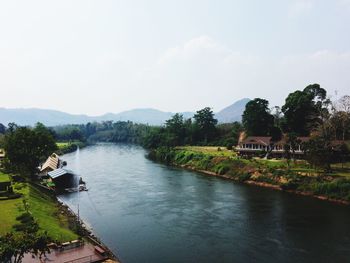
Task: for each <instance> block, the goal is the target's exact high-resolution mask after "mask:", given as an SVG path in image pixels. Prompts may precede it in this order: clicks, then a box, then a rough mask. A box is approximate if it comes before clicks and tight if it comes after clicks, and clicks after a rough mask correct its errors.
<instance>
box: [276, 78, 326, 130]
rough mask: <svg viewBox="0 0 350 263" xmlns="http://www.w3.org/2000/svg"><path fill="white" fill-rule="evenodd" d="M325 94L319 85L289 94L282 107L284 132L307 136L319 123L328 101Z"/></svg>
mask: <svg viewBox="0 0 350 263" xmlns="http://www.w3.org/2000/svg"><path fill="white" fill-rule="evenodd" d="M326 96H327V92H326V90H325V89H323V88H321V87H320V85H319V84H312V85H309V86H307V87H306V88H305V89H304V90H303V91H300V90H297V91H295V92H293V93H290V94H289V95H288V97H287V98H286V101H285V104H284V105H283V106H282V112H283V113H284V121H285V127H284V130H285V132H294V133H296V134H297V135H299V136H308V135H309V134H310V132H311V131H312V130H313V129H314V128H315V127H317V126H318V125H319V124H320V123H321V122H322V118H321V114H322V113H324V111H325V110H327V108H326V106H325V105H326V104H327V103H328V100H327V98H326Z"/></svg>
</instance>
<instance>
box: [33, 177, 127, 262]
mask: <svg viewBox="0 0 350 263" xmlns="http://www.w3.org/2000/svg"><path fill="white" fill-rule="evenodd" d="M33 185H34V186H35V187H37V188H40V189H42V190H43V191H44V192H46V193H47V194H49V195H51V196H52V197H53V198H54V200H53V201H54V202H56V204H57V205H58V207H59V209H60V211H61V212H62V213H63V214H64V215H65V216H66V217H67V218H68V221H70V222H71V223H73V222H76V223H77V224H78V227H79V230H78V229H77V230H75V231H74V230H73V231H74V232H76V234H77V235H78V236H80V237H81V238H85V239H87V240H88V242H90V243H91V244H93V245H97V246H100V247H102V248H103V249H104V250H105V251H106V252H107V255H108V257H109V259H111V260H114V261H115V262H117V263H120V262H121V261H120V260H119V258H118V256H117V255H115V254H114V253H113V252H112V251H111V250H110V248H109V247H108V246H107V245H105V244H104V243H103V242H102V241H101V239H100V238H99V237H98V236H96V235H95V233H94V232H93V230H92V229H89V226H90V225H89V224H86V223H85V222H84V220H83V219H82V218H81V217H78V215H77V214H76V212H74V210H73V209H72V208H71V207H70V206H69V205H68V204H67V203H66V202H64V201H63V200H62V199H61V198H59V197H58V196H57V194H56V193H55V192H54V191H53V190H51V189H49V188H46V187H45V186H43V185H40V184H37V183H34V184H33ZM91 228H92V227H91Z"/></svg>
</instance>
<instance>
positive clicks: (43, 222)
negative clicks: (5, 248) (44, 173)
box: [0, 174, 78, 242]
mask: <svg viewBox="0 0 350 263" xmlns="http://www.w3.org/2000/svg"><path fill="white" fill-rule="evenodd" d="M2 176H3V174H2V175H1V177H2ZM14 189H15V191H16V192H20V193H21V194H23V197H21V198H17V199H12V200H1V201H0V211H1V217H0V235H3V234H5V233H7V232H11V231H14V229H13V226H14V225H15V224H18V223H19V222H18V221H17V220H16V217H18V216H19V215H21V214H22V213H23V212H24V206H23V199H27V201H28V203H29V211H30V212H31V213H32V215H33V217H34V218H35V220H37V222H38V224H39V227H40V231H47V232H48V234H49V236H50V237H51V238H53V239H54V240H58V241H60V242H66V241H70V240H74V239H77V238H78V236H77V235H76V234H75V233H74V232H73V231H72V230H70V229H69V227H68V218H67V217H66V216H65V215H62V214H61V213H60V209H59V207H58V204H57V203H56V202H55V200H54V199H53V198H52V197H51V196H49V195H47V194H45V193H43V192H42V191H39V190H38V189H37V188H36V187H34V186H32V185H30V184H28V183H15V184H14Z"/></svg>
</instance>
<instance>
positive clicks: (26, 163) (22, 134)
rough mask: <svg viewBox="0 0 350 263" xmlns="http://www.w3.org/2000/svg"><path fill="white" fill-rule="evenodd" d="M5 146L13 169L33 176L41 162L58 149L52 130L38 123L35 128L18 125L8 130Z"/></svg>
mask: <svg viewBox="0 0 350 263" xmlns="http://www.w3.org/2000/svg"><path fill="white" fill-rule="evenodd" d="M4 148H5V151H6V158H7V159H8V161H9V164H10V167H9V168H10V169H11V170H13V171H15V172H19V173H22V174H25V175H32V176H33V175H34V174H35V172H36V167H38V165H39V163H40V162H41V161H43V160H45V158H47V156H48V155H50V154H52V152H54V151H56V150H57V145H56V142H55V139H54V137H53V136H52V134H51V132H50V131H49V130H48V129H47V128H46V127H45V126H44V125H43V124H37V125H36V126H35V128H34V129H30V128H28V127H17V128H16V129H13V130H11V131H10V132H8V133H7V134H6V136H5V140H4Z"/></svg>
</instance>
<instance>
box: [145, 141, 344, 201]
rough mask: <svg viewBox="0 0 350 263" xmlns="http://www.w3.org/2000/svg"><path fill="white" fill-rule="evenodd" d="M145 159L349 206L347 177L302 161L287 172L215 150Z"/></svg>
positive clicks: (165, 151) (277, 164)
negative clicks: (310, 165)
mask: <svg viewBox="0 0 350 263" xmlns="http://www.w3.org/2000/svg"><path fill="white" fill-rule="evenodd" d="M148 157H149V158H150V159H152V160H155V161H159V162H162V163H166V164H168V165H174V166H177V167H181V168H184V169H188V170H192V171H197V172H200V173H204V174H206V175H209V176H216V177H220V178H224V179H227V180H233V181H236V182H240V183H245V184H250V185H255V186H260V187H267V188H271V189H274V190H278V191H285V192H288V193H293V194H298V195H304V196H310V197H313V198H317V199H320V200H327V201H330V202H334V203H339V204H343V205H350V180H349V179H348V177H347V176H348V174H346V176H340V175H338V174H336V173H334V174H322V173H320V172H318V171H314V170H313V169H311V168H310V167H309V165H308V164H307V163H306V162H305V161H296V162H293V163H291V164H290V167H289V168H288V166H287V163H286V162H285V161H284V160H263V159H251V160H247V159H242V158H239V157H238V156H236V154H235V153H234V152H232V151H231V154H230V153H227V152H221V149H217V152H214V153H213V152H211V151H207V150H206V151H200V148H199V147H196V148H193V147H178V148H158V149H155V150H152V151H151V152H149V155H148Z"/></svg>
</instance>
